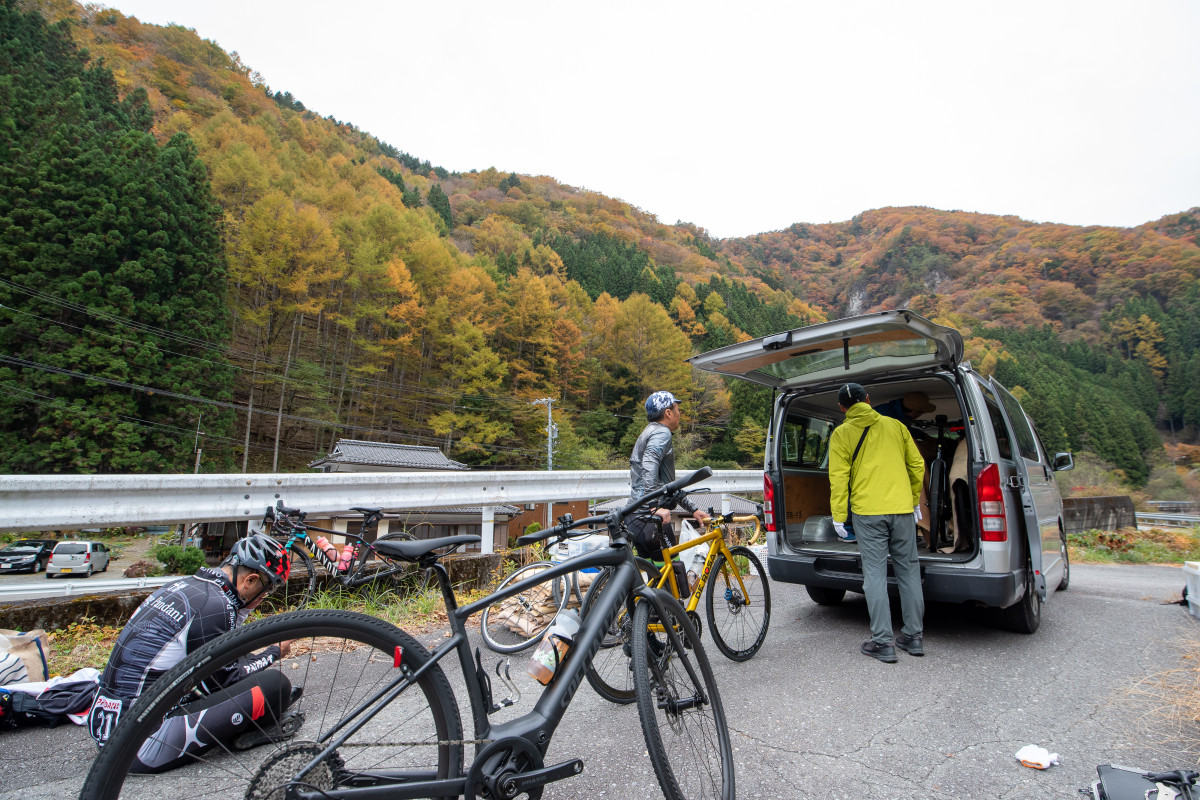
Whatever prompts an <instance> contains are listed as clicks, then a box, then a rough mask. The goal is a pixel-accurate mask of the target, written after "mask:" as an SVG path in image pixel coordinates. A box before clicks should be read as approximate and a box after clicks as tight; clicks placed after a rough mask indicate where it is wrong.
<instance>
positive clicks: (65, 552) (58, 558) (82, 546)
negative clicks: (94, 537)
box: [46, 541, 109, 578]
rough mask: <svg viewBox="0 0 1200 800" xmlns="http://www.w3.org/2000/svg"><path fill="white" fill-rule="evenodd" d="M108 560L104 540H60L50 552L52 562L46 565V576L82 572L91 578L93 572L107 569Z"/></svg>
mask: <svg viewBox="0 0 1200 800" xmlns="http://www.w3.org/2000/svg"><path fill="white" fill-rule="evenodd" d="M108 561H109V557H108V548H107V547H106V546H105V545H104V543H103V542H88V541H73V542H59V543H58V544H57V545H55V547H54V552H53V553H51V554H50V563H48V564H47V565H46V577H47V578H53V577H54V576H55V575H79V574H82V575H83V577H85V578H90V577H92V573H93V572H104V571H105V570H107V569H108Z"/></svg>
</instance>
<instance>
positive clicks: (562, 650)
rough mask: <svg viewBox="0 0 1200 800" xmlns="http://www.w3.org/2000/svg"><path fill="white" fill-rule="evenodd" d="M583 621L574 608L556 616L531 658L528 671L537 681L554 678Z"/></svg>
mask: <svg viewBox="0 0 1200 800" xmlns="http://www.w3.org/2000/svg"><path fill="white" fill-rule="evenodd" d="M581 622H582V620H580V619H579V612H577V611H576V610H575V609H573V608H568V609H567V610H566V611H563V612H562V613H560V614H559V615H558V616H557V617H555V618H554V622H553V623H552V624H551V625H550V627H549V629H547V630H546V635H545V636H543V637H542V641H540V642H538V646H537V649H536V650H534V651H533V655H532V656H531V657H530V659H529V667H528V668H527V670H526V671H527V672H528V673H529V674H530V675H532V676H533V679H534V680H535V681H537V682H538V683H540V684H542V685H546V684H548V683H550V681H552V680H554V675H555V673H556V672H557V671H558V665H559V664H560V663H562V660H563V659H564V658H566V655H567V650H569V649H570V647H571V643H572V642H573V641H574V640H575V634H577V633H578V632H579V625H580V623H581Z"/></svg>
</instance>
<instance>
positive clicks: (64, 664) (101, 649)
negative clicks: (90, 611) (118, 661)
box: [47, 618, 121, 675]
mask: <svg viewBox="0 0 1200 800" xmlns="http://www.w3.org/2000/svg"><path fill="white" fill-rule="evenodd" d="M47 634H48V635H49V637H50V647H51V649H52V654H51V656H50V659H51V661H50V672H51V674H54V675H70V674H71V673H72V672H75V671H76V670H79V669H83V668H84V667H95V668H96V669H100V670H102V669H104V666H105V664H107V663H108V656H109V654H110V653H111V652H112V649H113V645H114V644H116V642H117V636H119V635H120V634H121V628H120V627H119V626H115V625H97V624H96V623H95V621H94V620H92V619H91V618H85V619H84V620H83V621H82V622H73V623H71V624H70V625H68V626H67V627H66V629H65V630H56V631H47Z"/></svg>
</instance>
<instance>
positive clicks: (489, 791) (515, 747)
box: [464, 737, 583, 800]
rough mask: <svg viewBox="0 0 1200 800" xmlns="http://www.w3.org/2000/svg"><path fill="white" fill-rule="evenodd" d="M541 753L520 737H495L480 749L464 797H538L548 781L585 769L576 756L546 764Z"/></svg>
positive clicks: (531, 799) (535, 799)
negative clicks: (522, 795)
mask: <svg viewBox="0 0 1200 800" xmlns="http://www.w3.org/2000/svg"><path fill="white" fill-rule="evenodd" d="M542 764H543V762H542V754H541V753H540V752H539V751H538V749H537V748H536V747H534V746H533V745H531V744H530V743H529V742H527V741H525V740H524V739H521V738H519V737H508V738H504V739H496V740H494V741H492V742H491V743H490V744H488V745H487V746H486V747H484V748H483V749H482V750H480V751H479V755H477V756H476V757H475V761H474V762H473V763H472V764H471V769H470V770H469V771H468V772H467V784H466V786H465V787H464V788H465V795H464V797H465V800H471V799H472V798H481V800H512V798H515V797H517V796H519V795H521V794H524V795H526V796H527V797H528V798H529V800H539V798H541V796H542V787H543V786H545V785H546V784H547V783H551V782H553V781H559V780H562V779H563V778H570V777H572V776H575V775H578V774H580V773H581V772H583V761H581V760H580V759H574V760H572V761H564V762H563V763H561V764H555V765H553V766H550V767H543V765H542Z"/></svg>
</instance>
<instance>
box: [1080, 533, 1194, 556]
mask: <svg viewBox="0 0 1200 800" xmlns="http://www.w3.org/2000/svg"><path fill="white" fill-rule="evenodd" d="M1067 545H1068V547H1069V548H1070V555H1071V563H1073V564H1182V563H1183V562H1184V561H1196V560H1200V530H1198V529H1197V528H1195V527H1193V528H1170V529H1167V528H1151V529H1149V530H1138V529H1136V528H1122V529H1121V530H1117V531H1100V530H1090V531H1084V532H1083V533H1071V534H1068V535H1067Z"/></svg>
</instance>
